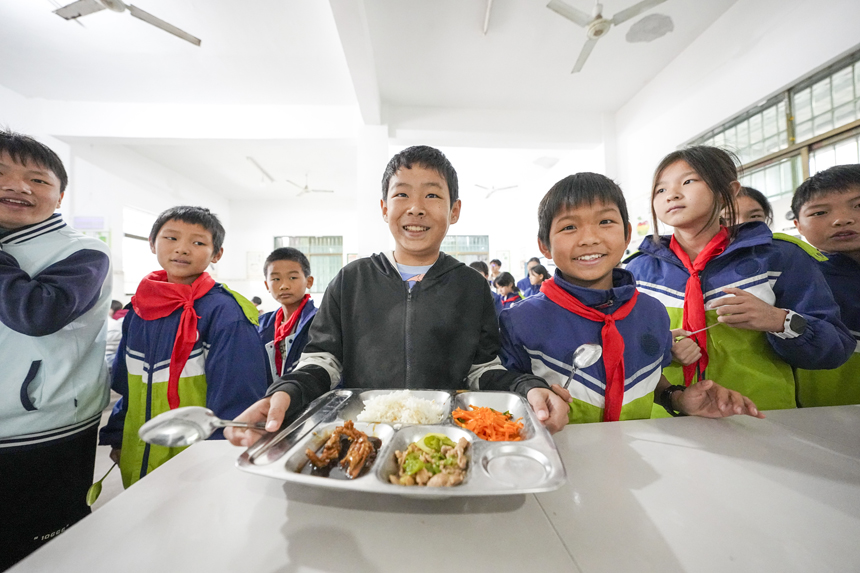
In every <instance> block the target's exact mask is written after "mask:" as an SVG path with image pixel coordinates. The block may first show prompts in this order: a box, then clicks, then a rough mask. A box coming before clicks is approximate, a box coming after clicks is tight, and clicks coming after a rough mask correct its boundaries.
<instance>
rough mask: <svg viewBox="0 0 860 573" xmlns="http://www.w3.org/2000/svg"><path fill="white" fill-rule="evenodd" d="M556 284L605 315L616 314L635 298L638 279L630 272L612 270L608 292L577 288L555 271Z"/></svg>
mask: <svg viewBox="0 0 860 573" xmlns="http://www.w3.org/2000/svg"><path fill="white" fill-rule="evenodd" d="M553 278H554V279H555V284H557V285H558V286H559V287H561V288H562V289H564V290H565V291H567V292H569V293H570V294H572V295H573V296H575V297H576V298H577V299H578V300H579V301H580V302H581V303H582V304H584V305H585V306H590V307H591V308H593V309H595V310H599V311H601V312H603V313H612V312H615V309H617V308H618V307H619V306H621V305H622V304H624V303H625V302H627V301H628V300H630V299H631V298H632V297H633V293H634V292H635V291H636V279H634V278H633V275H632V274H631V273H630V271H627V270H624V269H619V268H615V269H612V288H611V289H608V290H602V289H593V288H585V287H581V286H576V285H574V284H571V283H569V282H567V281H566V280H564V277H563V276H562V275H561V271H559V270H558V269H556V270H555V276H554V277H553Z"/></svg>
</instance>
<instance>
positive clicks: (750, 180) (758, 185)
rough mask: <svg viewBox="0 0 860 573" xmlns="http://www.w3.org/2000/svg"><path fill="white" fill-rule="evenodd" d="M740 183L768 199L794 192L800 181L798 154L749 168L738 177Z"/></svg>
mask: <svg viewBox="0 0 860 573" xmlns="http://www.w3.org/2000/svg"><path fill="white" fill-rule="evenodd" d="M740 182H741V185H744V186H745V187H753V188H755V189H758V190H759V191H761V192H762V193H764V195H765V197H767V198H769V199H774V198H778V197H781V196H784V195H788V194H791V193H794V190H795V189H796V188H797V186H798V185H800V182H801V169H800V156H799V155H793V156H791V157H787V158H785V159H782V160H780V161H777V162H775V163H770V164H768V165H765V166H762V167H758V168H755V169H751V170H749V171H747V172H746V173H744V174H743V176H742V177H741V178H740Z"/></svg>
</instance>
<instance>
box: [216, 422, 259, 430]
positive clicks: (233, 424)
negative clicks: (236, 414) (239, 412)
mask: <svg viewBox="0 0 860 573" xmlns="http://www.w3.org/2000/svg"><path fill="white" fill-rule="evenodd" d="M219 426H221V427H222V428H250V429H252V430H265V429H266V424H264V423H258V424H249V423H248V422H237V421H235V420H221V423H220V424H219Z"/></svg>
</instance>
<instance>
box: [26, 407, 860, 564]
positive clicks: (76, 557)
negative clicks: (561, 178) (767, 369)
mask: <svg viewBox="0 0 860 573" xmlns="http://www.w3.org/2000/svg"><path fill="white" fill-rule="evenodd" d="M767 415H768V419H767V420H756V419H753V418H747V417H735V418H729V419H725V420H704V419H698V418H677V419H661V420H643V421H634V422H619V423H612V424H587V425H579V426H568V427H567V428H566V429H565V430H564V431H563V432H561V433H560V434H557V435H556V436H555V438H556V442H557V444H558V447H559V450H560V451H561V455H562V458H563V459H564V463H565V467H566V468H567V473H568V483H567V484H566V485H565V486H563V487H562V488H561V489H559V490H558V491H555V492H551V493H544V494H537V495H518V496H505V497H493V498H471V499H457V498H451V499H447V500H439V501H421V500H415V499H409V498H402V497H394V496H383V495H367V494H357V493H350V492H337V491H332V490H323V489H321V488H313V487H308V486H302V485H299V484H289V485H286V484H284V483H283V482H279V481H276V480H272V479H268V478H264V477H260V476H254V475H250V474H247V473H244V472H241V471H240V470H238V469H236V468H235V467H234V464H235V460H236V458H237V457H238V456H239V454H240V453H241V450H240V449H238V448H233V447H231V446H230V445H229V444H227V443H225V442H204V443H202V444H197V445H195V446H193V447H192V448H190V449H189V450H188V451H186V452H184V453H183V454H182V455H180V456H178V457H176V458H175V459H173V460H171V461H170V462H169V463H167V464H166V465H164V466H163V467H162V468H159V469H158V471H156V472H154V473H153V474H151V475H150V476H148V477H146V478H145V479H144V480H142V481H141V482H139V483H138V484H137V485H135V486H134V487H132V488H131V489H129V490H128V491H126V492H124V493H123V494H121V495H119V496H118V497H117V498H115V499H114V500H112V501H110V502H108V503H107V504H106V505H105V506H104V507H103V508H101V509H100V510H99V511H97V512H96V513H94V514H93V515H92V516H90V517H88V518H86V519H85V520H83V521H82V522H80V523H78V524H77V525H75V526H73V527H72V528H71V529H69V530H68V531H67V532H65V533H63V534H62V535H60V536H59V537H57V538H56V539H55V540H53V541H51V542H50V543H48V544H47V545H46V546H45V547H43V548H42V549H40V550H39V551H37V552H36V553H34V554H33V555H31V556H30V557H29V558H27V559H26V560H25V561H23V562H22V563H20V564H19V565H18V566H17V567H15V568H13V569H11V570H10V571H12V572H14V573H22V572H24V571H51V572H60V571H80V572H88V573H89V572H98V571H105V572H110V573H115V572H117V571H123V572H131V571H146V572H148V573H165V572H169V571H194V572H196V571H207V570H208V571H213V572H214V571H240V570H241V571H247V572H254V573H257V572H274V571H277V572H292V571H332V572H335V571H349V572H365V571H396V572H397V573H410V572H421V571H429V570H434V571H460V570H468V571H476V572H483V571H582V572H585V573H591V572H598V571H613V572H618V571H660V572H661V573H667V572H671V571H756V572H761V571H780V572H788V571H803V572H809V571H815V572H819V571H851V570H860V406H843V407H837V408H810V409H805V410H785V411H779V412H768V413H767ZM428 552H437V553H438V555H439V556H440V557H439V560H440V563H441V564H440V563H439V562H433V561H429V560H426V558H425V556H426V555H427V554H428Z"/></svg>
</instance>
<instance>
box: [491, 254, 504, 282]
mask: <svg viewBox="0 0 860 573" xmlns="http://www.w3.org/2000/svg"><path fill="white" fill-rule="evenodd" d="M501 270H502V261H500V260H499V259H492V260H491V261H490V278H489V282H490V286H492V285H493V284H495V282H496V279H497V278H498V277H499V273H500V272H501Z"/></svg>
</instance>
